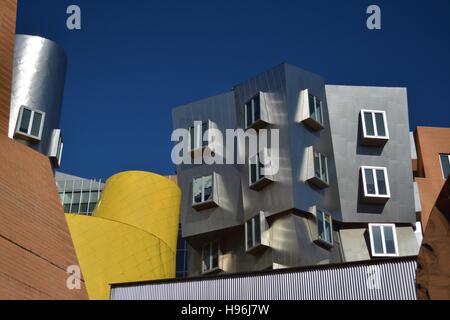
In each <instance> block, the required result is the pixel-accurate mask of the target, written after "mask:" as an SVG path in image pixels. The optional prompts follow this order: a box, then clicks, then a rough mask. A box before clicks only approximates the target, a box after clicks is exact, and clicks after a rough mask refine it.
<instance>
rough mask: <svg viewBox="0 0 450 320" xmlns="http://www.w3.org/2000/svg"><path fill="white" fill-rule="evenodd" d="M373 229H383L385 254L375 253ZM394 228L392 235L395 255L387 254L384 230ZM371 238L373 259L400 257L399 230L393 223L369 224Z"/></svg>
mask: <svg viewBox="0 0 450 320" xmlns="http://www.w3.org/2000/svg"><path fill="white" fill-rule="evenodd" d="M373 227H380V228H381V241H382V246H383V253H375V243H374V241H373V231H372V228H373ZM385 227H386V228H392V235H393V237H394V247H395V253H386V239H385V235H384V228H385ZM369 236H370V249H371V253H372V256H373V257H398V256H399V252H398V242H397V230H396V228H395V224H393V223H369Z"/></svg>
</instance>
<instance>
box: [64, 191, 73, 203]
mask: <svg viewBox="0 0 450 320" xmlns="http://www.w3.org/2000/svg"><path fill="white" fill-rule="evenodd" d="M71 202H72V193H65V194H64V198H63V203H64V204H70V203H71Z"/></svg>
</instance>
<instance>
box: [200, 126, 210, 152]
mask: <svg viewBox="0 0 450 320" xmlns="http://www.w3.org/2000/svg"><path fill="white" fill-rule="evenodd" d="M208 129H209V128H208V122H203V123H202V133H201V134H202V136H201V137H200V139H202V147H207V146H208V139H207V137H206V136H205V133H206V131H208ZM204 139H205V140H204Z"/></svg>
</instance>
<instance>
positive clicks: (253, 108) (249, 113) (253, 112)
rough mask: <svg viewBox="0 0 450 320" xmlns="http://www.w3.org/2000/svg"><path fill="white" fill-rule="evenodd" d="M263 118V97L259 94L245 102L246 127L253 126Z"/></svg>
mask: <svg viewBox="0 0 450 320" xmlns="http://www.w3.org/2000/svg"><path fill="white" fill-rule="evenodd" d="M259 120H261V98H260V96H259V94H258V95H257V96H255V97H253V98H252V99H250V100H249V101H248V102H247V103H246V104H245V128H246V129H247V128H250V127H252V126H253V125H254V124H255V123H256V122H258V121H259Z"/></svg>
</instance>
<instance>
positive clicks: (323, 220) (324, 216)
mask: <svg viewBox="0 0 450 320" xmlns="http://www.w3.org/2000/svg"><path fill="white" fill-rule="evenodd" d="M332 220H333V219H332V218H331V215H329V214H328V213H325V212H323V211H321V210H317V238H318V240H320V241H322V242H325V243H326V244H328V245H333V222H332Z"/></svg>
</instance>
